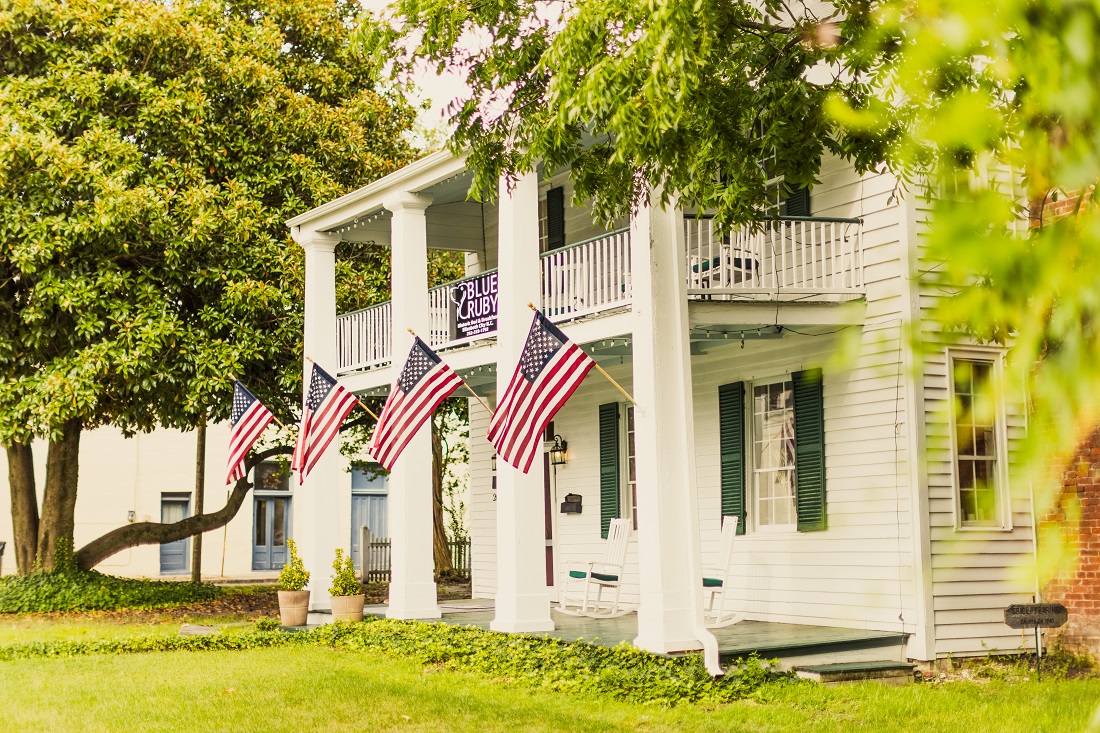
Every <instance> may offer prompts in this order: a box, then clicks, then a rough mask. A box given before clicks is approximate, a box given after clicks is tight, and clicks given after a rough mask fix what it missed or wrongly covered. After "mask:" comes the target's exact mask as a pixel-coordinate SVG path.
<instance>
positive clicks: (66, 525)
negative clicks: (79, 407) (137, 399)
mask: <svg viewBox="0 0 1100 733" xmlns="http://www.w3.org/2000/svg"><path fill="white" fill-rule="evenodd" d="M81 428H82V425H81V422H80V420H69V421H68V422H66V423H65V425H64V426H63V427H62V429H61V438H60V439H58V440H51V441H50V447H49V453H48V454H47V456H46V490H45V492H44V493H43V496H42V519H41V521H40V522H39V525H38V569H39V570H47V571H49V570H54V569H55V567H56V565H57V561H58V559H59V558H58V556H57V550H58V544H59V542H61V541H65V542H66V543H67V546H66V549H65V552H66V553H71V552H72V551H73V529H74V528H75V527H76V486H77V478H78V475H79V467H80V430H81ZM60 559H62V560H64V558H60Z"/></svg>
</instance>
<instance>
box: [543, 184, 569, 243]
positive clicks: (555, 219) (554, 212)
mask: <svg viewBox="0 0 1100 733" xmlns="http://www.w3.org/2000/svg"><path fill="white" fill-rule="evenodd" d="M564 246H565V189H564V188H561V187H560V186H559V187H557V188H551V189H550V190H549V191H547V192H546V248H547V249H558V248H559V247H564Z"/></svg>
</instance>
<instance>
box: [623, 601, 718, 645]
mask: <svg viewBox="0 0 1100 733" xmlns="http://www.w3.org/2000/svg"><path fill="white" fill-rule="evenodd" d="M670 606H672V604H666V605H665V606H664V608H662V609H661V610H660V611H657V610H655V609H656V608H660V606H658V605H657V604H655V603H653V602H650V603H644V602H643V605H642V606H641V607H640V608H639V610H638V636H637V638H635V639H634V646H636V647H638V648H639V649H645V650H646V651H647V652H655V653H657V654H667V653H669V652H687V651H694V650H697V649H702V648H703V644H702V642H700V641H699V639H698V638H697V637H696V636H695V633H694V629H693V626H692V612H691V609H690V608H676V607H675V606H672V607H670Z"/></svg>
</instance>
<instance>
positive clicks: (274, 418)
mask: <svg viewBox="0 0 1100 733" xmlns="http://www.w3.org/2000/svg"><path fill="white" fill-rule="evenodd" d="M229 378H230V379H232V380H233V381H234V382H240V381H241V380H240V379H238V378H237V377H235V376H233V375H232V374H230V375H229ZM241 383H242V384H243V382H241ZM268 412H271V410H268ZM271 419H272V420H274V421H275V424H276V425H278V426H279V427H280V428H282V429H283V430H286V429H287V426H286V425H283V423H282V422H281V421H280V420H279V418H277V417H275V413H274V412H271Z"/></svg>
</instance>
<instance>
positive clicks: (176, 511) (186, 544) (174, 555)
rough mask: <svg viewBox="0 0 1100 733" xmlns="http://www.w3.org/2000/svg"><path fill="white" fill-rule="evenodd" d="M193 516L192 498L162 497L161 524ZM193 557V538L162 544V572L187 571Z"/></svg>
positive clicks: (170, 573) (166, 573) (164, 573)
mask: <svg viewBox="0 0 1100 733" xmlns="http://www.w3.org/2000/svg"><path fill="white" fill-rule="evenodd" d="M189 516H191V500H190V499H187V498H175V497H173V498H168V497H165V498H163V499H161V502H160V521H161V524H171V523H173V522H178V521H180V520H181V519H186V518H187V517H189ZM190 559H191V540H190V539H183V540H176V541H175V542H165V543H164V544H163V545H161V546H160V572H161V574H162V575H178V574H181V573H186V572H187V570H188V566H189V565H190V562H189V560H190Z"/></svg>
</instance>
